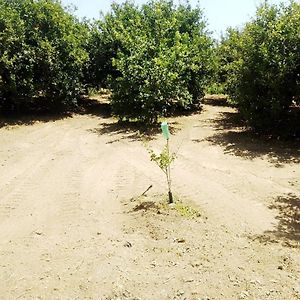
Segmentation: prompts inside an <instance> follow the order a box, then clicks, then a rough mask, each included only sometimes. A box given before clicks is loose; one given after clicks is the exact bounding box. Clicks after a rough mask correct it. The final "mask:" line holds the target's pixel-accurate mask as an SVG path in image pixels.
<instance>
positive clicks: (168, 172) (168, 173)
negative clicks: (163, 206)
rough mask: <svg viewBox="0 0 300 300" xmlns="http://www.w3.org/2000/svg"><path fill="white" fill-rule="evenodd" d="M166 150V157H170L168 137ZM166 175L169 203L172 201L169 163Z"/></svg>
mask: <svg viewBox="0 0 300 300" xmlns="http://www.w3.org/2000/svg"><path fill="white" fill-rule="evenodd" d="M167 151H168V157H170V148H169V139H167ZM166 175H167V182H168V189H169V203H173V195H172V190H171V167H170V164H169V165H168V166H167V168H166Z"/></svg>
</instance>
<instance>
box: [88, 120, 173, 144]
mask: <svg viewBox="0 0 300 300" xmlns="http://www.w3.org/2000/svg"><path fill="white" fill-rule="evenodd" d="M175 124H177V123H176V122H171V123H170V127H169V129H170V133H171V134H174V133H175V132H176V131H177V130H178V129H176V128H174V127H173V126H172V125H175ZM88 131H89V132H92V133H95V134H97V135H99V136H102V135H108V136H111V137H115V139H113V140H111V141H109V142H107V144H113V143H116V142H120V141H122V140H128V141H131V142H134V141H145V142H146V141H151V140H153V139H155V138H156V137H157V136H158V135H159V134H161V128H160V124H158V123H154V124H144V123H141V122H130V121H123V122H120V121H116V122H113V123H102V124H100V127H99V128H94V129H89V130H88Z"/></svg>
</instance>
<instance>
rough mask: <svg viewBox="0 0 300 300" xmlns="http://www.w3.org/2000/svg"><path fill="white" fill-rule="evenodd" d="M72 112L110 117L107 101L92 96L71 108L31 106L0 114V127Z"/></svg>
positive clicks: (52, 119)
mask: <svg viewBox="0 0 300 300" xmlns="http://www.w3.org/2000/svg"><path fill="white" fill-rule="evenodd" d="M74 114H80V115H92V116H96V117H101V118H109V117H111V107H110V104H109V103H105V102H103V101H99V100H97V99H93V98H81V99H79V100H78V103H77V105H76V106H74V107H72V108H61V109H60V111H51V109H50V108H48V107H44V108H43V107H38V106H37V107H35V108H34V107H33V108H30V109H29V108H28V109H24V110H23V111H19V112H11V113H6V114H2V115H1V114H0V128H2V127H9V126H16V125H25V126H29V125H33V124H35V123H37V122H42V123H47V122H55V121H58V120H63V119H66V118H71V117H72V116H73V115H74Z"/></svg>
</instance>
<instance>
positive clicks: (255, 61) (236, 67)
mask: <svg viewBox="0 0 300 300" xmlns="http://www.w3.org/2000/svg"><path fill="white" fill-rule="evenodd" d="M217 57H218V69H217V72H216V81H215V86H216V83H217V88H219V91H220V90H221V91H222V92H224V93H226V94H228V95H229V96H230V100H231V102H232V104H234V105H236V106H237V107H238V109H239V111H240V112H241V114H242V116H243V117H244V119H245V120H246V121H247V122H248V124H249V125H250V126H252V127H253V128H255V129H258V130H264V131H265V130H275V131H276V132H280V131H282V132H286V130H288V131H289V132H287V133H288V134H290V135H291V134H292V135H300V5H299V4H298V3H296V2H294V1H291V2H290V4H289V5H286V6H285V5H283V4H282V5H279V6H275V5H269V4H267V3H266V4H264V5H262V6H261V7H260V8H259V9H258V10H257V13H256V16H255V17H254V18H253V19H252V20H251V22H249V23H247V24H246V25H245V26H244V28H242V29H241V30H236V29H229V30H228V31H227V34H226V35H225V36H224V37H223V39H222V41H221V42H220V43H219V45H218V47H217Z"/></svg>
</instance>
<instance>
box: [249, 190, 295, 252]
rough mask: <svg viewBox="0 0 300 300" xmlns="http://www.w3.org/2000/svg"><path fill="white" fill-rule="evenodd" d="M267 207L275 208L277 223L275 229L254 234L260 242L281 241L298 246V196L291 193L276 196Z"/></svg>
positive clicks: (290, 245)
mask: <svg viewBox="0 0 300 300" xmlns="http://www.w3.org/2000/svg"><path fill="white" fill-rule="evenodd" d="M269 208H270V209H272V210H276V211H277V212H278V215H277V217H276V220H277V221H278V224H277V226H276V228H275V230H272V231H266V232H265V233H264V234H263V235H261V236H256V237H255V238H254V239H258V240H259V241H260V242H262V243H277V242H279V241H281V242H283V245H285V246H289V247H295V248H296V247H300V198H299V197H298V196H296V195H293V194H287V195H284V196H279V197H277V198H276V199H275V200H274V202H273V204H271V205H269Z"/></svg>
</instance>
